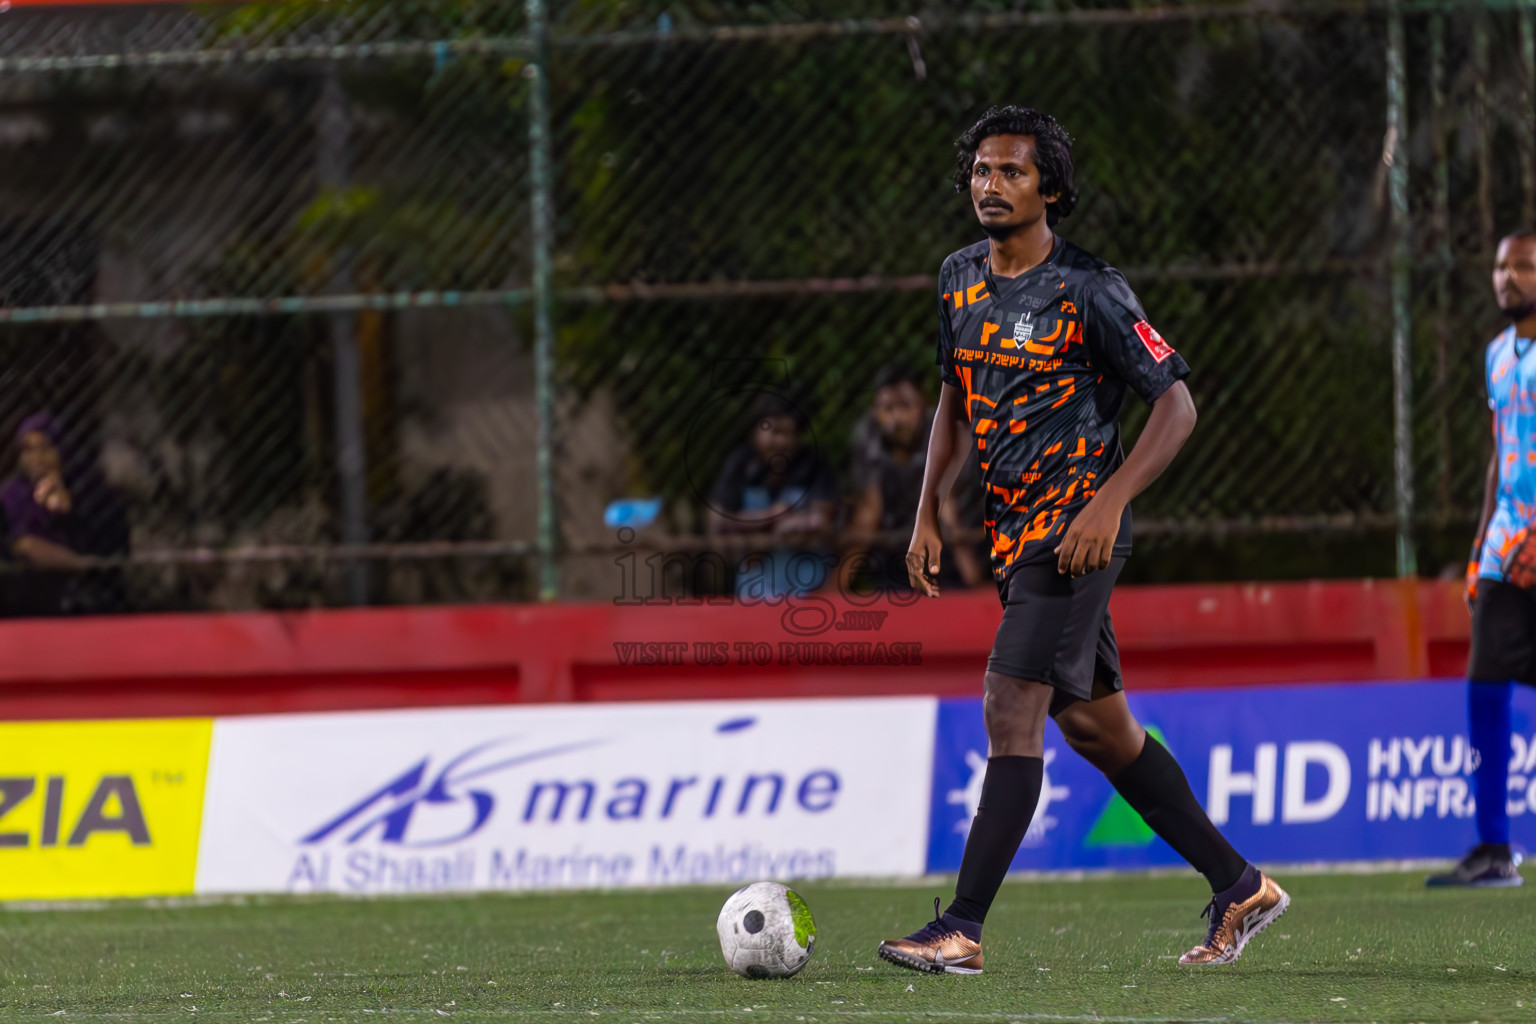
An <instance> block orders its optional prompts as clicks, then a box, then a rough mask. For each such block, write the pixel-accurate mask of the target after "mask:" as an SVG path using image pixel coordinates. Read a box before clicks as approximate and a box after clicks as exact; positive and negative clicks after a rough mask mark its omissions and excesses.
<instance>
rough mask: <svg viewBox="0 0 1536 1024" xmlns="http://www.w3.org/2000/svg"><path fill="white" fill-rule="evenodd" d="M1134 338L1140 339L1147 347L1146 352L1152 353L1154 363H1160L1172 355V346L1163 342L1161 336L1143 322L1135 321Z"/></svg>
mask: <svg viewBox="0 0 1536 1024" xmlns="http://www.w3.org/2000/svg"><path fill="white" fill-rule="evenodd" d="M1136 336H1137V337H1138V338H1140V339H1141V343H1142V344H1143V345H1145V346H1147V351H1148V352H1150V353H1152V358H1153V360H1154V361H1156V362H1159V363H1160V362H1162V361H1163V360H1164V359H1167V358H1168V357H1169V356H1171V355H1173V346H1172V345H1170V344H1168V343H1167V342H1166V341H1164V340H1163V336H1162V335H1161V334H1158V333H1157V330H1156V329H1155V328H1153V326H1152V325H1151V324H1149V323H1147V322H1146V321H1145V320H1138V321H1136Z"/></svg>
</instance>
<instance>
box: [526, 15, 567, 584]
mask: <svg viewBox="0 0 1536 1024" xmlns="http://www.w3.org/2000/svg"><path fill="white" fill-rule="evenodd" d="M526 4H527V7H526V10H527V15H528V35H529V41H530V43H531V44H532V49H533V59H532V61H531V62H530V63H529V65H528V68H529V71H530V78H531V86H532V87H531V88H530V90H529V97H528V184H529V189H530V195H529V214H530V219H531V221H532V223H531V225H530V228H531V231H530V244H531V246H532V250H533V251H532V257H533V370H534V402H535V405H536V408H537V416H538V450H537V453H536V456H535V457H536V460H537V461H536V465H537V471H538V477H539V484H538V487H539V538H538V545H539V600H541V601H553V600H554V599H555V598H556V596H557V595H558V593H559V572H558V569H557V566H556V565H555V541H556V537H555V476H554V444H555V397H554V380H553V377H554V326H553V318H552V316H551V313H550V305H551V304H552V303H553V301H554V290H553V287H552V271H553V253H552V250H553V245H554V201H553V198H552V197H551V195H550V162H551V161H550V152H549V151H550V128H549V13H548V10H547V7H546V4H545V0H526Z"/></svg>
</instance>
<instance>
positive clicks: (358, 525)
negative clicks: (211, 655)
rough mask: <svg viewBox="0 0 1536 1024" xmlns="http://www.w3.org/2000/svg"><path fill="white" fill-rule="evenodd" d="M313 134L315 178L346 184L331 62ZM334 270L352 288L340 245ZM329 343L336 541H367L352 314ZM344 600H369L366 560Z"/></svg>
mask: <svg viewBox="0 0 1536 1024" xmlns="http://www.w3.org/2000/svg"><path fill="white" fill-rule="evenodd" d="M316 128H317V129H318V137H317V139H316V153H315V162H316V178H317V179H318V183H319V185H320V187H321V188H322V189H342V188H345V187H346V183H347V176H348V166H347V164H348V153H347V148H348V145H349V136H350V135H351V128H352V118H351V113H350V111H349V110H348V109H347V94H346V91H345V90H344V89H343V88H342V86H341V77H340V75H338V74H337V71H336V68H335V66H334V65H332V66H330V67H328V68H327V69H326V72H325V76H324V78H323V79H322V81H321V85H320V109H319V118H318V124H317V125H316ZM335 261H336V270H335V274H334V276H333V277H332V279H331V282H330V291H332V292H333V293H336V294H346V293H348V292H350V291H352V288H353V282H352V257H351V254H350V253H348V252H345V251H338V252H337V253H336V254H335ZM328 320H329V322H330V329H331V330H330V333H331V349H332V353H333V358H334V366H333V368H332V370H333V373H334V375H335V383H334V387H335V393H334V398H335V403H336V476H337V483H338V487H339V489H340V502H341V542H342V543H343V544H366V543H368V491H367V486H368V484H367V479H366V473H367V450H366V444H365V442H364V435H363V397H362V382H361V381H360V380H359V374H360V372H361V360H360V359H359V357H358V352H357V314H356V313H352V312H337V313H332V314H331V315H330V316H329V317H328ZM346 576H347V602H348V603H349V604H366V603H367V602H368V566H367V564H366V563H365V562H362V561H358V560H356V559H349V560H348V561H347V563H346Z"/></svg>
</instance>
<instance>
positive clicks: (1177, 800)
mask: <svg viewBox="0 0 1536 1024" xmlns="http://www.w3.org/2000/svg"><path fill="white" fill-rule="evenodd" d="M1109 781H1110V783H1111V784H1112V785H1113V786H1114V787H1115V789H1117V790H1118V791H1119V792H1120V795H1121V796H1123V797H1125V801H1126V803H1128V804H1130V805H1131V807H1132V808H1134V809H1135V811H1136V813H1137V814H1139V815H1141V817H1142V820H1143V821H1145V822H1146V823H1147V824H1148V825H1150V826H1152V831H1154V832H1156V833H1157V834H1158V835H1159V836H1161V837H1162V838H1163V840H1164V841H1165V842H1166V843H1167V844H1168V845H1169V846H1171V847H1173V848H1174V849H1175V850H1176V851H1178V854H1179V856H1181V857H1183V858H1184V859H1185V860H1187V861H1189V863H1190V864H1191V865H1193V866H1194V869H1195V870H1196V871H1198V872H1200V873H1201V874H1202V875H1204V876H1205V879H1206V881H1207V882H1209V883H1210V884H1211V891H1212V892H1216V893H1220V892H1224V891H1226V890H1227V889H1230V888H1231V887H1232V886H1234V885H1236V884H1237V882H1238V880H1239V879H1240V878H1241V877H1242V875H1243V871H1244V870H1245V869H1246V868H1247V867H1248V862H1247V861H1246V860H1244V859H1243V857H1242V855H1241V854H1239V853H1238V852H1237V851H1236V850H1234V849H1233V848H1232V844H1231V843H1229V842H1227V840H1226V837H1225V836H1223V835H1222V834H1221V832H1219V831H1218V830H1217V828H1216V826H1215V825H1214V824H1212V823H1211V819H1210V817H1209V816H1207V815H1206V813H1205V808H1203V807H1201V806H1200V801H1198V800H1196V799H1195V794H1194V793H1193V792H1192V791H1191V790H1190V788H1189V779H1188V778H1186V777H1185V775H1184V769H1182V768H1180V767H1179V762H1177V761H1175V760H1174V759H1173V755H1172V754H1170V753H1168V748H1167V747H1165V746H1163V745H1162V744H1161V743H1159V742H1157V740H1155V739H1153V738H1152V737H1151V736H1148V737H1147V742H1146V745H1145V746H1143V747H1142V748H1141V755H1140V756H1139V757H1137V758H1136V760H1134V761H1132V762H1131V764H1130V766H1129V767H1128V768H1126V769H1125V770H1124V771H1122V772H1121V773H1120V774H1119V775H1116V776H1115V777H1114V778H1113V779H1110V780H1109Z"/></svg>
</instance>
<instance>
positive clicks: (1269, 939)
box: [0, 872, 1536, 1024]
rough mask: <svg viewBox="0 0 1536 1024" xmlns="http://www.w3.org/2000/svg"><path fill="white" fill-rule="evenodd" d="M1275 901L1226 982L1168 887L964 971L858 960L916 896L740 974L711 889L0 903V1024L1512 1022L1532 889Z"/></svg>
mask: <svg viewBox="0 0 1536 1024" xmlns="http://www.w3.org/2000/svg"><path fill="white" fill-rule="evenodd" d="M1277 877H1278V878H1279V880H1280V881H1281V883H1282V884H1283V885H1285V886H1286V887H1287V888H1288V889H1289V890H1290V892H1291V894H1292V896H1293V898H1294V903H1293V904H1292V907H1291V910H1290V912H1289V913H1288V914H1286V916H1285V917H1283V918H1281V919H1280V921H1279V922H1277V923H1276V924H1275V925H1274V926H1273V927H1271V928H1270V930H1269V931H1268V932H1266V933H1265V934H1263V935H1261V936H1259V937H1258V938H1257V939H1255V940H1254V942H1253V944H1252V945H1251V946H1250V947H1249V948H1248V952H1247V953H1246V954H1245V955H1244V956H1243V959H1242V960H1241V961H1240V962H1239V963H1238V964H1236V965H1234V966H1229V967H1215V968H1204V969H1191V968H1186V967H1180V966H1179V965H1178V964H1177V962H1176V958H1177V956H1178V954H1179V953H1181V952H1183V951H1184V950H1185V949H1187V948H1188V947H1190V946H1191V945H1193V944H1194V943H1195V942H1196V941H1198V940H1199V938H1200V937H1201V936H1202V935H1203V933H1204V922H1202V921H1201V920H1200V919H1199V918H1198V917H1197V915H1198V914H1199V912H1200V909H1201V906H1202V903H1203V899H1202V897H1203V888H1202V886H1201V883H1200V882H1199V880H1198V879H1197V878H1196V877H1194V876H1193V875H1189V876H1187V877H1167V876H1163V877H1138V876H1118V877H1112V878H1095V879H1089V880H1085V881H1050V882H1033V881H1018V882H1010V883H1009V884H1008V885H1007V886H1005V888H1004V889H1003V892H1002V894H1001V895H1000V897H999V899H998V903H997V905H996V906H995V907H994V909H993V914H992V918H991V919H990V920H989V921H988V924H987V935H986V940H985V949H986V973H985V974H983V975H981V976H979V977H960V976H943V977H935V976H931V975H920V974H915V973H912V972H909V971H903V970H899V969H897V968H895V967H893V966H891V965H889V964H886V963H884V962H882V961H880V960H878V959H877V958H876V957H875V945H876V943H877V942H878V941H879V940H880V939H881V938H883V937H887V936H897V935H901V934H904V933H906V932H908V931H911V930H913V929H915V928H917V927H919V926H920V925H922V924H923V923H924V922H925V921H927V920H928V918H929V917H930V916H931V914H932V910H933V904H932V897H933V896H935V895H940V894H941V893H942V894H945V895H947V889H948V886H947V884H934V885H932V886H927V887H911V886H907V885H902V886H876V885H849V884H834V883H819V884H805V885H803V886H798V887H797V888H798V890H799V891H800V892H801V893H802V894H803V895H804V896H805V898H806V900H807V901H808V902H809V903H810V906H811V909H812V911H813V912H814V914H815V917H816V923H817V926H818V938H817V945H816V954H815V957H814V958H813V959H812V961H811V963H810V964H809V965H808V966H807V967H806V969H805V970H804V971H803V972H802V973H801V974H800V975H799V976H797V977H795V978H792V979H788V980H782V981H748V980H745V979H743V978H738V977H736V976H735V975H733V974H731V973H730V972H729V971H728V970H727V969H726V968H725V966H724V963H723V961H722V960H721V958H720V953H719V946H718V944H717V942H716V938H715V915H716V913H717V912H718V910H719V906H720V904H721V903H722V902H723V901H724V899H725V897H726V896H728V895H729V894H730V891H731V887H730V886H722V887H720V888H717V889H677V890H668V891H654V890H653V891H646V892H606V893H579V894H530V895H490V894H487V895H478V896H466V897H452V898H447V897H443V898H398V899H374V900H351V899H339V898H293V899H288V898H274V899H252V900H247V901H237V902H225V903H218V904H207V905H172V906H154V905H147V904H144V903H131V904H122V905H111V906H107V907H104V908H102V907H98V908H96V909H68V910H63V909H50V910H22V909H14V908H13V909H6V910H4V911H0V1019H5V1020H10V1019H29V1020H40V1019H42V1018H43V1017H45V1016H49V1015H53V1016H54V1017H55V1018H58V1019H64V1020H68V1019H71V1018H77V1017H94V1018H98V1019H99V1018H105V1017H110V1018H112V1019H114V1020H135V1019H144V1018H150V1017H154V1018H158V1019H167V1018H175V1019H178V1020H184V1021H189V1022H190V1021H194V1020H196V1019H198V1018H208V1019H217V1020H252V1021H272V1022H274V1024H285V1022H290V1021H328V1020H346V1021H360V1020H374V1021H377V1020H379V1019H380V1017H381V1016H394V1017H396V1018H397V1019H411V1020H428V1019H430V1020H438V1019H442V1015H445V1014H446V1015H452V1016H458V1017H463V1018H465V1019H468V1020H476V1019H489V1018H495V1019H498V1020H530V1021H556V1020H558V1021H575V1020H587V1021H593V1020H601V1021H615V1022H621V1021H642V1022H643V1021H688V1020H705V1019H707V1020H717V1019H718V1020H742V1021H768V1020H773V1021H796V1022H798V1021H807V1022H817V1021H896V1020H933V1021H963V1020H1028V1019H1048V1018H1067V1019H1103V1020H1121V1021H1143V1020H1145V1021H1169V1020H1178V1021H1207V1020H1211V1021H1215V1020H1221V1021H1296V1022H1301V1021H1479V1022H1482V1024H1489V1022H1492V1021H1530V1020H1536V971H1533V967H1532V962H1533V959H1536V941H1533V940H1536V923H1533V921H1532V912H1533V910H1536V896H1533V894H1532V893H1531V892H1527V891H1526V890H1523V889H1521V890H1493V891H1490V890H1482V891H1475V892H1456V891H1444V890H1437V891H1426V890H1425V889H1424V888H1423V881H1422V875H1421V874H1418V873H1414V874H1401V873H1399V874H1379V875H1298V876H1294V877H1287V876H1286V875H1285V874H1284V873H1283V872H1281V873H1279V874H1278V875H1277Z"/></svg>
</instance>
